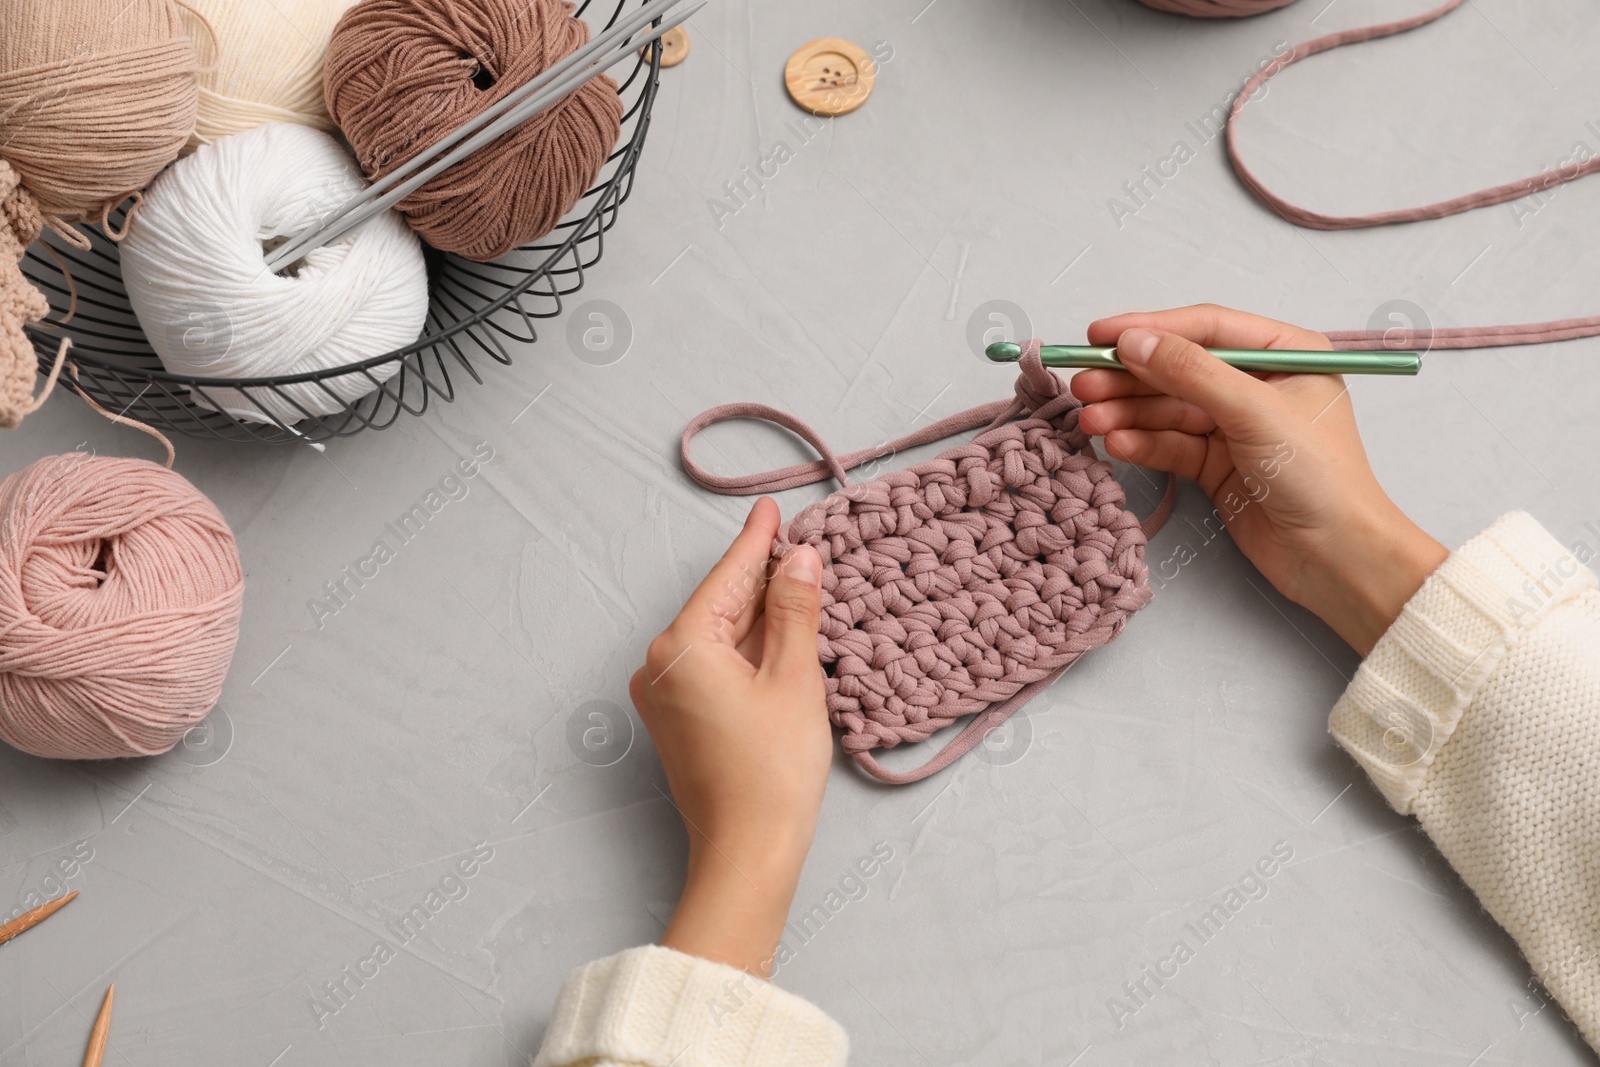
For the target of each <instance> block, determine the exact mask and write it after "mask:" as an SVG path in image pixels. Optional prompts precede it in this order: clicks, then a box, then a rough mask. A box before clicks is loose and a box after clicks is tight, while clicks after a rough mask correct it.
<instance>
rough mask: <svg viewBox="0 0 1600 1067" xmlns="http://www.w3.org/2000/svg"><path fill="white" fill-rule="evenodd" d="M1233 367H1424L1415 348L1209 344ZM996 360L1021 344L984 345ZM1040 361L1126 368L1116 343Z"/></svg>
mask: <svg viewBox="0 0 1600 1067" xmlns="http://www.w3.org/2000/svg"><path fill="white" fill-rule="evenodd" d="M1206 351H1207V352H1210V353H1211V354H1212V355H1213V356H1216V357H1217V358H1218V359H1220V360H1222V362H1224V363H1226V364H1228V365H1229V366H1230V367H1238V368H1239V369H1240V370H1248V371H1283V372H1285V373H1287V374H1402V375H1412V374H1416V373H1417V371H1419V370H1421V369H1422V356H1421V355H1419V354H1418V353H1416V352H1296V351H1290V350H1287V349H1262V348H1208V349H1206ZM984 353H985V354H986V355H987V356H988V357H989V358H990V359H991V360H993V361H994V362H996V363H1015V362H1016V361H1017V360H1019V359H1021V358H1022V346H1021V345H1019V344H1014V343H1012V342H1010V341H997V342H995V343H994V344H992V345H990V346H989V347H988V348H986V349H984ZM1039 362H1041V363H1043V364H1044V365H1045V366H1046V367H1102V368H1105V369H1107V370H1125V369H1126V368H1125V367H1123V365H1122V362H1121V361H1120V360H1119V359H1117V346H1116V345H1040V346H1039Z"/></svg>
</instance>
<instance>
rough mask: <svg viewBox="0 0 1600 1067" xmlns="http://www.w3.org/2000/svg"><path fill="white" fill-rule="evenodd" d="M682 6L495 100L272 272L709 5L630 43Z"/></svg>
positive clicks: (306, 237) (303, 239)
mask: <svg viewBox="0 0 1600 1067" xmlns="http://www.w3.org/2000/svg"><path fill="white" fill-rule="evenodd" d="M678 2H679V0H652V3H651V4H648V5H646V6H645V7H644V8H641V9H640V10H639V11H637V12H635V13H634V14H633V15H632V16H630V17H629V18H628V19H626V20H624V21H623V22H620V23H618V24H617V25H616V26H613V27H612V28H611V29H610V30H608V31H606V33H605V34H603V35H602V36H601V37H600V38H597V39H596V40H595V41H593V42H591V43H590V44H589V45H588V46H586V47H584V48H582V49H579V50H578V51H577V52H574V53H572V54H571V55H569V56H567V57H566V59H564V60H562V62H560V63H558V64H556V65H555V66H554V67H551V68H550V69H549V70H547V71H545V72H543V73H542V74H540V75H539V76H538V77H537V78H534V79H532V80H531V81H529V82H528V83H527V84H526V85H523V86H519V87H518V88H517V89H516V90H515V91H514V92H512V93H511V94H509V95H507V96H506V98H505V99H503V100H500V101H497V102H496V103H495V105H494V106H493V107H491V108H489V109H487V110H486V111H484V112H483V113H482V114H480V115H477V116H475V117H474V118H473V119H472V120H471V121H470V122H467V123H465V124H463V126H462V127H461V128H460V129H457V130H454V131H452V132H451V133H450V134H449V135H448V136H446V137H445V138H443V139H442V140H440V141H439V143H438V144H436V145H434V146H433V147H431V148H429V149H427V150H425V151H423V152H421V153H419V154H418V155H417V156H415V157H413V158H412V159H411V160H410V161H408V162H407V163H406V164H405V165H404V166H402V167H400V168H398V169H397V170H396V171H395V172H394V173H392V174H389V175H386V176H385V178H384V179H382V180H381V181H380V182H378V183H376V184H374V185H373V186H370V187H368V188H366V189H363V190H362V191H361V192H360V193H357V194H356V195H355V196H353V197H351V198H350V199H349V200H348V201H346V202H345V203H344V204H343V205H342V206H341V207H340V208H339V209H338V210H337V211H336V212H334V214H333V215H331V216H329V217H328V219H327V220H325V221H324V222H322V223H321V224H320V225H319V226H318V228H316V229H314V230H308V231H305V232H302V233H301V234H299V235H298V236H296V237H294V238H293V239H291V240H289V241H287V242H285V243H284V244H282V245H280V246H279V247H278V248H276V249H274V250H273V251H272V252H271V253H269V254H268V256H267V266H268V268H269V269H271V270H274V271H276V270H279V269H280V268H282V267H283V266H285V265H287V264H289V263H292V262H294V261H295V260H297V259H299V258H301V257H302V256H304V255H305V254H306V253H307V252H310V251H312V250H313V249H316V248H320V247H322V246H323V245H325V244H327V243H328V242H330V241H334V240H337V239H338V238H340V237H342V236H344V235H345V234H346V233H348V232H350V231H351V230H353V229H355V228H356V227H358V226H360V225H361V224H363V223H364V222H366V221H367V220H368V219H370V218H372V217H373V216H375V215H379V214H382V213H383V212H385V211H387V210H389V209H390V208H391V207H393V206H394V205H395V204H397V203H399V202H400V201H401V200H404V199H405V198H406V197H407V196H409V195H411V193H413V192H415V191H416V190H417V189H419V188H421V187H422V186H423V185H425V184H427V183H428V182H429V181H431V180H432V179H433V178H434V177H436V176H437V175H439V174H440V173H442V172H444V171H445V170H448V169H449V168H450V167H453V166H455V165H456V164H457V163H459V162H460V161H461V160H463V159H465V158H466V157H467V156H469V155H471V154H472V153H473V152H476V151H477V150H478V149H480V148H482V147H483V146H484V145H487V144H489V143H491V142H493V141H495V140H496V139H498V138H499V137H501V136H502V135H504V134H505V133H507V132H509V131H510V130H512V129H514V128H516V127H517V126H519V125H521V124H522V123H523V122H526V121H527V120H528V119H530V118H532V117H533V116H534V115H537V114H538V113H539V112H541V111H543V110H544V109H545V108H547V107H549V106H550V105H551V104H553V103H555V102H556V101H557V100H560V99H561V98H562V97H564V96H566V95H567V94H569V93H571V92H572V91H573V90H575V89H577V88H578V87H579V86H581V85H583V84H584V83H585V82H588V81H590V80H592V79H594V78H596V77H598V76H599V75H600V74H602V73H603V72H604V71H605V70H606V69H607V68H609V67H612V66H615V65H616V64H617V63H619V62H621V61H622V60H623V59H627V58H630V57H632V56H633V55H634V53H635V52H636V50H637V49H639V48H642V47H645V46H646V45H649V44H651V43H652V42H654V41H656V40H659V39H660V38H661V36H662V35H663V34H665V33H667V32H668V31H669V30H672V29H675V28H677V27H678V26H679V25H681V24H682V23H684V22H685V21H687V20H688V19H689V18H690V17H691V16H692V15H694V14H695V13H696V12H698V11H699V10H700V9H701V8H702V7H704V6H705V0H701V2H700V3H698V4H696V5H695V6H694V7H692V8H690V9H689V10H687V11H683V12H680V13H679V14H677V15H675V16H673V17H672V18H671V19H668V20H667V21H665V22H664V23H662V24H661V25H660V26H657V27H654V28H653V29H652V30H651V31H650V32H649V33H647V34H645V35H644V36H643V37H639V38H636V39H631V40H630V39H629V38H631V37H632V34H633V33H635V32H637V31H638V29H639V28H640V27H641V26H642V25H644V24H646V23H648V22H650V21H651V20H652V19H654V18H657V17H659V14H660V12H661V11H664V10H666V9H667V8H669V7H671V6H672V5H674V4H676V3H678ZM618 41H621V42H623V43H622V44H621V45H620V46H618V45H616V44H615V42H618ZM608 47H609V48H610V51H609V54H607V52H608ZM552 83H554V84H552ZM530 94H536V95H533V97H532V99H528V97H529V95H530ZM486 124H487V128H486V129H485V128H484V126H485V125H486ZM474 131H480V132H477V133H476V135H475V136H472V137H470V139H468V140H467V141H466V143H465V144H461V145H460V146H459V147H457V148H455V149H454V151H451V152H450V153H448V154H447V155H445V156H444V157H443V158H442V159H439V160H437V161H436V162H434V163H432V164H430V165H429V166H427V167H426V168H425V169H424V170H423V171H422V173H420V174H417V175H416V176H415V177H412V178H410V179H408V180H406V181H404V182H403V183H401V184H400V185H399V186H398V187H395V188H392V189H391V187H392V186H394V183H395V182H397V181H399V180H400V178H401V177H402V176H404V175H405V174H409V173H410V172H411V171H413V170H415V169H416V168H417V167H418V166H421V165H422V163H423V162H424V161H426V160H428V159H430V158H432V157H433V156H434V155H435V154H436V153H438V152H439V151H442V150H443V149H445V148H448V147H450V146H452V145H456V144H457V143H458V142H460V141H461V140H462V139H463V138H467V137H468V135H469V134H473V133H474ZM383 189H391V191H389V192H387V193H384V195H382V196H379V197H378V198H377V199H373V197H374V195H375V193H377V192H379V191H381V190H383Z"/></svg>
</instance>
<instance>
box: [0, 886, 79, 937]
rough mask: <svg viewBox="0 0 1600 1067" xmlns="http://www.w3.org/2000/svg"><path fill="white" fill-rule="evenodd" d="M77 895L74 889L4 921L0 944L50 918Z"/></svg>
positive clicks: (0, 931) (1, 928) (0, 928)
mask: <svg viewBox="0 0 1600 1067" xmlns="http://www.w3.org/2000/svg"><path fill="white" fill-rule="evenodd" d="M77 895H78V891H77V890H76V889H74V890H73V891H72V892H70V893H68V894H67V895H66V896H64V897H57V898H56V899H54V900H52V901H49V902H47V903H44V904H41V905H39V906H38V907H37V908H34V909H33V910H32V911H30V912H27V913H26V914H23V915H19V916H17V917H16V918H15V919H12V920H11V921H10V922H8V923H6V924H5V925H4V926H0V944H4V943H5V942H7V941H10V940H11V939H12V938H13V937H16V936H17V935H18V934H20V933H22V932H23V931H24V930H31V929H33V928H34V927H35V926H38V925H39V924H40V923H42V922H44V921H45V920H46V919H48V918H50V916H52V915H54V914H55V913H56V912H58V911H60V910H61V909H62V908H64V907H66V906H67V905H68V904H70V903H72V901H73V900H74V899H75V898H76V897H77Z"/></svg>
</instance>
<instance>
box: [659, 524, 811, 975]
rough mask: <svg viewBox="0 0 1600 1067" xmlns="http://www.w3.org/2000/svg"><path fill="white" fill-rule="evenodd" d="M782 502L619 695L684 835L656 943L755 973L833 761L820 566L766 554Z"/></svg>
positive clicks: (726, 560) (754, 527)
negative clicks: (651, 745)
mask: <svg viewBox="0 0 1600 1067" xmlns="http://www.w3.org/2000/svg"><path fill="white" fill-rule="evenodd" d="M777 530H778V506H777V505H776V504H774V503H773V502H772V501H771V500H770V499H768V498H766V497H763V498H761V499H760V500H758V501H756V504H755V506H754V507H753V508H751V509H750V515H749V517H748V518H747V519H745V523H744V529H743V530H742V531H740V533H739V536H738V538H737V539H736V540H735V541H734V542H733V546H732V547H731V548H729V549H728V552H727V554H726V555H724V556H723V557H722V559H721V561H719V562H718V563H717V565H716V566H715V567H714V568H712V571H711V573H710V574H709V575H707V576H706V579H705V581H703V582H701V583H700V587H699V588H698V589H696V590H695V591H694V594H693V595H692V596H691V597H690V598H689V602H688V603H687V604H685V605H684V608H683V611H682V612H680V613H679V615H678V617H677V618H676V619H674V620H673V622H672V624H671V625H670V626H668V627H667V628H666V630H664V631H663V632H662V633H661V635H660V636H659V637H657V638H656V639H655V640H654V641H652V642H650V650H649V653H648V655H647V656H646V658H645V665H644V667H642V668H641V669H640V670H638V671H636V672H635V673H634V675H633V680H632V682H631V683H630V684H629V686H628V692H629V694H630V695H631V696H632V697H633V704H634V707H636V708H637V709H638V710H639V718H640V719H642V720H643V721H644V724H645V727H646V728H647V729H649V731H650V736H651V737H652V738H653V739H654V740H655V745H656V751H657V753H659V755H660V757H661V763H662V766H663V767H665V768H666V772H667V782H668V784H669V785H670V786H671V787H672V798H673V802H674V804H675V805H676V806H677V808H678V812H679V814H680V815H682V816H683V823H684V827H685V829H687V830H688V832H689V874H688V879H687V881H686V882H685V884H684V890H683V896H682V898H681V899H680V901H679V903H678V909H677V911H676V912H675V913H674V915H673V917H672V922H671V924H670V925H669V926H668V927H667V932H666V935H665V936H664V937H663V938H662V941H661V943H662V944H663V945H666V946H667V947H668V948H673V949H677V950H678V951H680V952H686V953H688V954H690V955H693V956H701V957H704V958H706V959H711V960H715V961H717V962H719V963H728V964H731V965H733V966H735V967H739V968H741V969H743V970H746V971H749V972H750V973H752V974H755V975H757V976H758V977H762V978H765V977H767V975H768V974H769V973H770V971H771V966H772V956H773V953H774V951H775V949H776V946H777V943H778V938H779V935H780V934H781V932H782V930H783V924H784V922H785V920H786V919H787V917H788V912H789V905H790V903H791V902H792V901H793V899H794V891H795V886H796V884H797V883H798V881H799V877H800V868H801V866H802V865H803V864H804V862H805V857H806V852H807V851H808V850H809V849H810V847H811V837H812V834H813V833H814V832H815V830H816V824H817V812H818V810H819V809H820V808H821V807H822V794H823V790H824V788H825V787H826V785H827V780H828V768H829V766H830V765H831V763H832V759H833V733H832V730H831V728H830V727H829V725H828V716H827V710H826V704H825V699H824V689H823V676H822V667H821V665H820V663H819V662H818V660H817V621H818V614H819V612H820V610H821V606H820V605H821V593H820V585H821V576H822V561H821V559H820V558H819V557H818V555H817V553H816V550H815V549H812V548H810V547H808V546H801V547H798V548H795V549H793V550H792V551H790V552H789V553H788V554H787V555H785V556H784V558H783V560H782V563H781V565H780V564H778V563H774V562H773V561H771V560H770V559H769V556H770V554H771V550H772V539H773V537H774V535H775V534H776V533H777Z"/></svg>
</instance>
